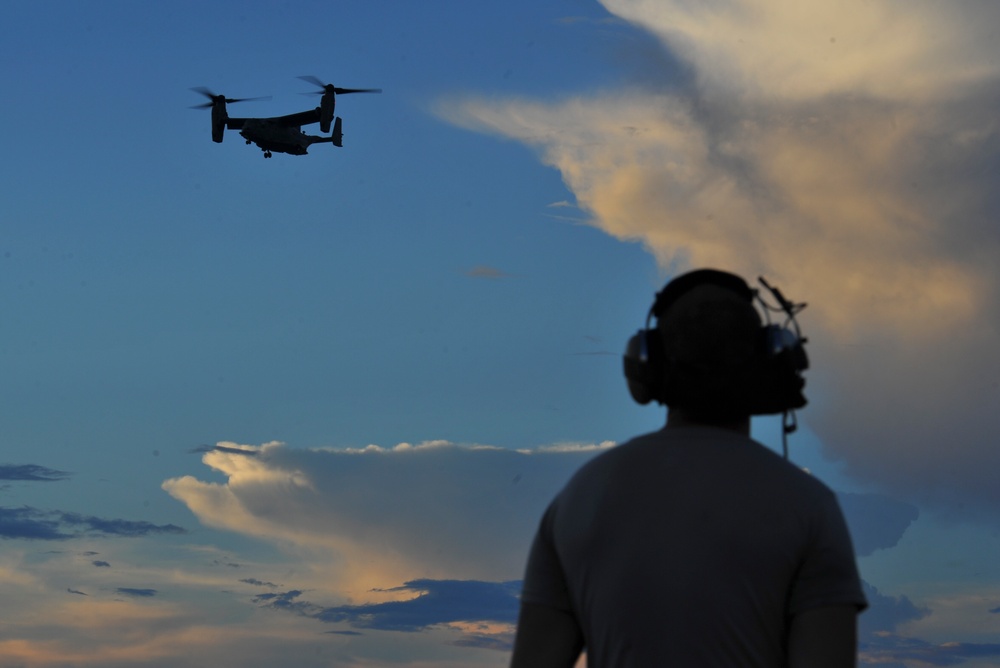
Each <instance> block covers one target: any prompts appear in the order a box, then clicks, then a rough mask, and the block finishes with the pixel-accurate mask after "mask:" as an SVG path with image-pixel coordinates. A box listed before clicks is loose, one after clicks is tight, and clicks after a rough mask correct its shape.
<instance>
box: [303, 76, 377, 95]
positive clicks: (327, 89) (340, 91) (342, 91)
mask: <svg viewBox="0 0 1000 668" xmlns="http://www.w3.org/2000/svg"><path fill="white" fill-rule="evenodd" d="M299 78H300V79H302V80H303V81H308V82H309V83H311V84H313V85H314V86H319V87H320V88H322V90H316V91H312V92H311V93H303V95H323V94H325V93H333V94H334V95H346V94H347V93H381V92H382V89H381V88H337V87H336V86H334V85H333V84H328V83H323V82H322V81H320V80H319V79H317V78H316V77H314V76H311V75H308V74H307V75H305V76H301V77H299Z"/></svg>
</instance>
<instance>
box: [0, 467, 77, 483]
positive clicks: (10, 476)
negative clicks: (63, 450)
mask: <svg viewBox="0 0 1000 668" xmlns="http://www.w3.org/2000/svg"><path fill="white" fill-rule="evenodd" d="M71 475H72V474H71V473H67V472H66V471H58V470H56V469H50V468H48V467H47V466H39V465H38V464H0V480H26V481H32V482H54V481H59V480H66V479H67V478H69V477H70V476H71Z"/></svg>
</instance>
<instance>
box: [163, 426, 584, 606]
mask: <svg viewBox="0 0 1000 668" xmlns="http://www.w3.org/2000/svg"><path fill="white" fill-rule="evenodd" d="M222 445H223V447H222V448H220V449H216V450H212V451H210V452H207V453H205V454H204V455H203V461H204V462H205V464H206V465H208V466H210V467H211V468H213V469H215V470H217V471H219V472H220V473H222V474H224V475H225V476H226V477H227V481H226V482H225V483H210V482H203V481H200V480H198V479H196V478H195V477H193V476H185V477H182V478H175V479H172V480H168V481H166V482H165V483H164V485H163V487H164V489H165V490H166V491H167V492H168V493H170V494H171V495H172V496H174V497H175V498H177V499H178V500H180V501H182V502H184V503H185V504H186V505H187V506H188V508H189V509H190V510H191V511H192V512H193V513H195V515H196V516H197V517H198V519H199V520H200V521H201V522H202V523H204V524H206V525H208V526H213V527H217V528H224V529H228V530H230V531H234V532H238V533H242V534H245V535H249V536H255V537H258V538H261V539H265V540H268V541H272V542H275V543H280V544H284V545H288V546H290V547H291V548H293V549H296V550H300V551H303V552H310V551H316V550H318V551H319V552H320V553H322V554H323V555H324V558H323V561H324V562H328V563H329V564H331V568H330V571H332V573H327V574H326V578H327V580H328V581H329V582H330V583H331V586H333V582H334V580H335V581H337V582H339V583H345V582H350V583H351V587H350V589H351V590H352V591H355V592H367V591H368V590H372V589H379V588H388V587H394V586H398V584H399V583H400V582H405V581H409V580H416V579H419V578H428V577H430V578H442V579H444V578H447V579H455V578H461V579H474V580H510V579H514V578H517V577H520V575H521V572H520V571H521V568H522V567H523V560H524V555H525V554H526V553H527V548H528V545H529V542H530V539H531V536H532V535H533V533H534V529H535V526H536V524H537V522H538V518H539V517H540V516H541V513H542V510H543V509H544V507H545V505H546V504H547V503H548V501H549V500H550V498H551V496H552V494H553V493H554V492H555V490H557V489H558V488H559V487H560V486H561V484H562V483H563V482H565V480H566V479H568V477H569V476H570V475H571V474H572V472H573V470H575V468H576V467H577V466H579V465H580V464H581V463H582V462H583V461H585V460H586V459H588V458H589V457H591V456H593V454H594V453H595V452H597V451H598V450H599V448H592V447H588V446H587V445H586V444H577V445H576V446H573V447H569V446H561V447H559V448H556V450H554V451H553V452H545V451H538V452H524V451H522V452H515V451H512V450H507V449H503V448H497V447H490V446H482V445H479V446H458V445H455V444H452V443H448V442H445V441H432V442H427V443H422V444H415V445H414V444H409V443H401V444H398V445H396V446H393V447H391V448H384V447H380V446H377V445H370V446H367V447H365V448H359V449H341V450H336V449H312V450H301V449H293V448H288V447H285V446H283V445H281V444H277V443H270V444H266V445H263V446H259V447H253V446H237V445H236V444H222ZM234 449H240V450H241V453H242V452H244V451H245V452H252V453H253V454H254V456H245V455H243V454H236V453H234V452H232V450H234ZM244 449H245V450H244ZM331 578H332V579H331Z"/></svg>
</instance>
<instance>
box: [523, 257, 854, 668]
mask: <svg viewBox="0 0 1000 668" xmlns="http://www.w3.org/2000/svg"><path fill="white" fill-rule="evenodd" d="M761 283H762V285H763V286H764V287H766V288H767V289H768V290H769V291H770V293H771V296H772V298H773V299H775V300H776V301H777V302H778V306H777V307H773V306H771V305H770V304H768V303H767V302H765V301H764V300H763V299H760V298H759V297H758V295H757V292H756V291H754V290H752V289H751V288H750V287H749V286H748V285H747V284H746V282H744V281H743V279H741V278H739V277H738V276H735V275H733V274H729V273H726V272H721V271H717V270H711V269H703V270H699V271H694V272H690V273H688V274H684V275H682V276H679V277H677V278H676V279H674V280H673V281H671V282H670V283H668V284H667V286H666V287H665V288H664V289H663V290H662V291H661V292H660V293H659V294H658V295H657V298H656V302H655V303H654V305H653V307H652V308H651V309H650V313H649V316H647V320H646V327H645V328H644V329H642V330H640V331H639V333H638V334H636V335H635V336H634V337H633V338H632V339H631V340H630V341H629V344H628V348H627V350H626V353H625V375H626V378H627V380H628V384H629V388H630V390H631V392H632V396H633V398H635V399H636V400H637V401H639V402H640V403H648V402H649V401H652V400H656V401H658V402H660V403H663V404H665V405H667V406H668V412H667V424H666V426H665V427H664V428H663V429H661V430H660V431H657V432H654V433H652V434H647V435H645V436H640V437H638V438H635V439H633V440H631V441H629V442H627V443H624V444H622V445H620V446H618V447H615V448H613V449H612V450H610V451H608V452H606V453H604V454H602V455H600V456H598V457H596V458H594V459H593V460H591V461H590V462H588V463H587V464H586V465H584V466H583V467H582V468H581V469H580V470H579V471H578V472H577V473H576V474H575V475H574V476H573V478H572V479H571V480H570V481H569V483H568V484H567V485H566V487H565V488H564V489H563V490H562V491H561V492H560V493H559V494H558V496H556V498H555V500H553V502H552V503H551V505H550V506H549V508H548V510H547V511H546V512H545V515H544V517H543V518H542V521H541V524H540V526H539V529H538V533H537V535H536V537H535V541H534V543H533V545H532V548H531V554H530V556H529V559H528V566H527V571H526V574H525V578H524V586H523V591H522V596H521V613H520V619H519V621H518V629H517V637H516V640H515V643H514V654H513V659H512V663H511V665H512V667H513V668H527V667H535V666H537V667H545V668H550V667H556V666H572V665H573V664H574V663H575V662H576V660H577V659H578V657H579V656H580V653H581V651H583V650H586V652H587V662H588V666H589V667H590V668H594V667H603V668H630V667H635V668H659V667H661V666H678V667H681V668H692V667H693V668H699V667H713V668H714V667H717V666H739V667H740V668H744V667H750V666H759V667H767V668H772V667H774V668H777V667H784V666H790V667H791V668H800V667H802V668H827V667H830V668H844V667H850V666H854V665H855V661H856V651H857V650H856V645H857V642H856V634H857V632H856V628H857V623H856V620H857V614H858V612H860V611H861V610H863V609H864V608H865V607H866V605H867V603H866V601H865V597H864V594H863V593H862V589H861V583H860V580H859V577H858V572H857V566H856V563H855V559H854V550H853V548H852V546H851V540H850V536H849V534H848V531H847V527H846V525H845V523H844V520H843V516H842V514H841V511H840V508H839V506H838V504H837V500H836V497H835V496H834V494H833V493H832V492H831V491H830V490H829V489H828V488H827V487H826V486H824V485H823V484H822V483H821V482H819V481H818V480H816V479H815V478H814V477H812V476H811V475H809V474H808V473H806V472H804V471H802V470H801V469H799V468H797V467H796V466H794V465H793V464H791V463H789V462H788V461H787V460H786V459H783V458H782V457H780V456H778V455H776V454H774V453H773V452H772V451H771V450H769V449H767V448H765V447H764V446H763V445H761V444H759V443H757V442H755V441H753V440H752V439H751V438H750V416H751V415H763V414H772V413H784V414H785V419H786V426H787V425H788V424H789V422H788V418H789V416H790V411H793V410H794V409H796V408H800V407H802V406H804V405H805V403H806V400H805V397H804V396H803V395H802V391H801V390H802V388H803V386H804V381H803V379H802V377H801V372H802V371H803V370H804V369H805V368H806V367H807V366H808V362H807V359H806V355H805V351H804V348H803V343H804V340H803V339H802V338H801V337H800V336H799V333H798V326H797V324H796V323H795V319H794V315H795V313H796V312H797V311H798V309H800V308H801V307H802V306H804V305H796V304H793V303H791V302H788V301H787V300H785V298H784V297H783V296H782V295H781V293H780V292H778V291H777V290H775V289H773V288H771V287H770V286H768V285H767V283H766V282H764V281H763V279H762V280H761ZM755 301H758V302H760V304H761V306H762V307H763V308H764V313H765V315H767V316H768V318H767V324H763V323H762V320H761V317H760V315H759V314H758V312H757V310H756V308H755V307H754V303H755ZM769 310H770V311H778V312H784V314H785V316H786V318H787V319H786V320H785V322H784V324H783V325H772V324H770V315H769ZM653 317H655V318H656V320H657V323H656V327H655V328H651V327H650V322H651V320H652V318H653ZM788 325H792V326H793V328H791V329H788V328H786V326H788Z"/></svg>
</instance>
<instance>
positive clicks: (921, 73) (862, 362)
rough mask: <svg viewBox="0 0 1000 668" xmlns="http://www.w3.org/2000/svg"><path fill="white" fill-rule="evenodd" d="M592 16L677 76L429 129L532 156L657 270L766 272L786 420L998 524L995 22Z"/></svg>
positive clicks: (888, 9) (950, 16)
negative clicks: (805, 389) (804, 392)
mask: <svg viewBox="0 0 1000 668" xmlns="http://www.w3.org/2000/svg"><path fill="white" fill-rule="evenodd" d="M604 4H605V6H606V7H607V8H608V10H609V11H610V12H611V13H613V14H615V15H616V16H618V17H619V18H621V19H624V20H627V21H629V22H631V23H632V24H634V25H635V26H637V27H640V28H641V29H643V30H646V31H648V32H649V33H650V34H652V35H653V36H654V37H655V38H656V39H658V40H659V42H660V44H661V45H662V47H663V49H664V50H666V51H669V52H670V54H672V56H674V57H676V58H679V59H681V60H682V61H684V62H685V63H686V64H687V65H688V67H689V69H690V73H691V74H690V80H689V81H686V82H684V83H683V84H682V85H680V87H678V85H677V84H676V83H675V84H674V87H673V88H669V89H667V88H664V89H661V90H657V89H654V88H652V87H650V86H649V85H647V86H645V87H631V88H622V89H619V90H603V91H585V92H582V93H581V94H580V95H579V96H578V97H569V98H565V99H561V100H556V101H538V100H526V99H507V100H497V99H493V98H491V99H489V100H486V99H476V98H466V99H464V100H457V101H456V100H454V99H452V100H449V101H448V104H447V105H442V106H441V108H440V112H439V113H440V114H441V116H442V117H444V118H446V119H448V120H450V121H451V122H453V123H455V124H457V125H460V126H462V127H466V128H469V129H472V130H476V131H480V132H488V133H495V134H498V135H501V136H504V137H507V138H512V139H515V140H518V141H521V142H523V143H525V144H527V145H529V146H531V147H534V148H535V150H536V151H537V152H538V155H539V157H540V159H541V160H542V161H543V162H544V163H545V164H548V165H550V166H552V167H553V168H555V169H557V170H558V171H559V172H560V173H561V174H562V178H563V181H564V182H565V184H566V186H567V187H568V188H569V190H570V191H571V192H572V194H573V196H574V199H575V201H576V203H577V205H578V206H579V208H580V210H581V211H582V212H583V213H584V214H585V215H586V216H587V217H588V219H587V222H588V223H589V224H591V225H593V226H595V227H598V228H600V229H601V230H604V231H605V232H607V233H608V234H610V235H612V236H614V237H616V238H619V239H621V240H623V241H630V242H636V243H640V244H642V245H643V246H644V247H645V248H647V249H648V250H649V252H650V253H652V254H653V255H654V256H655V257H656V259H657V261H658V263H659V265H660V266H661V268H662V269H663V271H664V273H665V274H671V273H673V272H676V271H679V270H683V269H685V268H688V267H693V266H718V267H721V268H726V269H729V270H732V271H735V272H737V273H740V274H742V275H744V276H746V277H748V278H750V279H753V278H754V277H756V276H757V275H760V274H763V275H766V276H767V277H768V278H769V279H771V281H772V282H773V283H775V284H777V285H779V286H780V287H781V288H782V289H783V291H784V292H785V294H786V295H788V296H789V297H791V298H794V299H796V300H800V301H806V302H808V303H809V304H810V307H809V309H807V310H806V312H805V313H804V314H803V316H802V317H801V322H802V324H803V327H804V328H805V330H806V334H807V335H808V336H809V338H810V341H811V345H810V355H811V357H812V361H813V369H812V370H810V372H809V374H808V376H809V382H810V396H811V397H812V398H813V399H814V403H813V405H812V406H810V407H809V408H808V409H807V411H806V412H805V413H804V415H803V418H804V419H805V420H807V421H808V422H809V423H810V426H811V427H813V430H814V431H815V432H816V433H818V434H819V435H820V437H821V438H822V440H823V443H824V447H825V448H826V450H827V451H828V452H829V453H830V454H832V455H834V456H836V457H839V458H842V459H843V460H844V461H845V463H846V465H847V471H848V473H849V474H851V475H854V476H856V477H857V478H859V479H862V480H866V481H869V482H874V483H877V484H879V485H881V486H882V488H883V489H888V490H890V491H891V492H892V493H893V494H895V495H899V496H903V497H905V498H909V499H912V500H918V501H920V502H922V503H926V504H929V505H930V506H931V507H934V508H937V509H939V510H945V511H948V510H949V509H958V508H962V509H963V513H964V514H965V515H966V516H969V515H970V514H973V513H977V512H978V513H979V515H980V516H981V517H982V518H985V519H987V520H988V519H989V518H990V517H994V518H995V517H997V516H1000V514H998V513H997V512H996V511H997V510H998V509H1000V486H998V485H996V483H995V480H994V476H993V474H992V472H993V471H995V470H997V468H998V465H1000V453H998V451H997V449H996V448H995V447H994V445H993V443H994V441H995V438H994V432H995V418H994V416H995V415H996V411H997V409H998V407H1000V384H998V382H997V380H996V379H997V378H1000V355H997V354H996V352H995V351H996V350H997V349H1000V292H998V287H997V286H1000V228H998V227H997V226H996V224H995V220H996V218H997V216H998V215H1000V196H998V194H997V193H998V191H997V188H996V175H997V173H998V171H1000V117H998V116H997V114H996V109H997V107H998V106H1000V45H998V42H997V41H996V40H995V39H994V38H993V36H992V28H991V27H990V26H995V25H996V24H997V22H998V20H1000V6H998V5H996V3H992V2H987V1H982V0H980V1H973V2H968V3H963V4H962V5H961V9H960V10H959V9H957V8H955V7H953V6H951V5H947V4H941V3H936V2H929V1H923V0H920V1H917V2H912V3H910V2H907V3H902V2H898V1H896V0H872V1H868V2H860V1H858V2H850V3H847V5H844V4H826V5H824V4H822V3H814V2H809V3H801V2H793V1H792V0H780V1H777V2H774V1H772V0H732V1H730V2H722V3H688V2H680V1H674V2H670V1H668V2H654V1H652V0H634V1H630V0H620V1H617V0H608V1H607V2H605V3H604ZM654 60H655V59H654ZM657 65H658V61H656V62H652V61H651V63H650V66H651V67H653V66H657ZM654 289H655V288H654ZM651 294H652V290H651ZM945 424H947V425H949V429H948V431H947V432H945V431H942V429H941V427H942V425H945ZM944 441H946V442H947V445H945V444H944Z"/></svg>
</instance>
